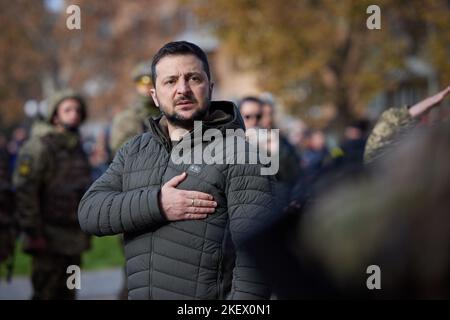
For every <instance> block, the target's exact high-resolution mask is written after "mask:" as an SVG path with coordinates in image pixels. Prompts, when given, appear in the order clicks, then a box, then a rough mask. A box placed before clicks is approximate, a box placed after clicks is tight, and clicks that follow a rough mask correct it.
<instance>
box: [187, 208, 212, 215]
mask: <svg viewBox="0 0 450 320" xmlns="http://www.w3.org/2000/svg"><path fill="white" fill-rule="evenodd" d="M215 210H216V209H214V208H204V207H187V208H186V213H197V214H211V213H214V211H215Z"/></svg>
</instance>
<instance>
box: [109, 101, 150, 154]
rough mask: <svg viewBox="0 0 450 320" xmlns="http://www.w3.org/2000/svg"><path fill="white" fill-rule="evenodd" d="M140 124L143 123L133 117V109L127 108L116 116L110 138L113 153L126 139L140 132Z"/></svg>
mask: <svg viewBox="0 0 450 320" xmlns="http://www.w3.org/2000/svg"><path fill="white" fill-rule="evenodd" d="M140 126H142V125H141V124H140V123H139V121H137V119H136V117H133V115H132V114H131V110H125V111H124V112H122V113H119V114H118V115H117V116H116V117H115V118H114V120H113V122H112V126H111V135H110V138H109V147H110V149H111V151H112V152H113V154H115V153H116V152H117V150H119V148H120V147H121V146H122V145H123V144H124V143H125V142H126V141H128V140H129V139H131V138H132V137H134V136H135V135H138V134H139V133H140V131H139V128H140Z"/></svg>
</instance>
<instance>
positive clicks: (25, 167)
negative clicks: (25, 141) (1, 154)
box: [17, 155, 33, 177]
mask: <svg viewBox="0 0 450 320" xmlns="http://www.w3.org/2000/svg"><path fill="white" fill-rule="evenodd" d="M32 160H33V159H32V157H31V156H30V155H23V156H22V157H21V158H20V160H19V163H18V167H17V168H18V171H19V174H20V175H21V176H23V177H26V176H28V175H29V174H30V172H31V163H32Z"/></svg>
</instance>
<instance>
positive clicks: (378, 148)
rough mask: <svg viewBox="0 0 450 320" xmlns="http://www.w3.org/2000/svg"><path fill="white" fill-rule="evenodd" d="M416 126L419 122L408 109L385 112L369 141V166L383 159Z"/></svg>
mask: <svg viewBox="0 0 450 320" xmlns="http://www.w3.org/2000/svg"><path fill="white" fill-rule="evenodd" d="M416 124H417V120H416V119H414V118H412V117H411V115H410V114H409V111H408V108H407V107H402V108H390V109H388V110H386V111H384V112H383V113H382V114H381V117H380V119H379V120H378V122H377V123H376V125H375V127H374V129H373V130H372V132H371V133H370V136H369V138H368V139H367V144H366V148H365V151H364V162H365V163H366V164H367V163H370V162H372V161H374V160H375V159H377V158H379V157H381V156H382V155H383V154H385V152H386V150H387V149H389V147H392V146H393V145H394V144H395V142H396V141H398V140H399V138H400V137H401V136H402V135H404V134H405V133H407V132H409V131H410V130H411V129H412V128H414V126H415V125H416Z"/></svg>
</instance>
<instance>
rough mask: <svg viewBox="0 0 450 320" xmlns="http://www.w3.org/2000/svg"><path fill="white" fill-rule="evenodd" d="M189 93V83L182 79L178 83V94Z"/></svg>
mask: <svg viewBox="0 0 450 320" xmlns="http://www.w3.org/2000/svg"><path fill="white" fill-rule="evenodd" d="M189 91H191V87H190V86H189V82H188V81H186V80H184V79H180V80H179V81H178V83H177V93H180V94H184V93H186V92H189Z"/></svg>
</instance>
